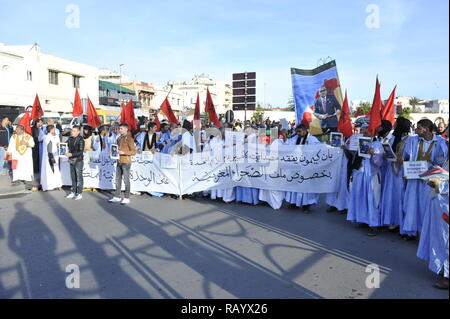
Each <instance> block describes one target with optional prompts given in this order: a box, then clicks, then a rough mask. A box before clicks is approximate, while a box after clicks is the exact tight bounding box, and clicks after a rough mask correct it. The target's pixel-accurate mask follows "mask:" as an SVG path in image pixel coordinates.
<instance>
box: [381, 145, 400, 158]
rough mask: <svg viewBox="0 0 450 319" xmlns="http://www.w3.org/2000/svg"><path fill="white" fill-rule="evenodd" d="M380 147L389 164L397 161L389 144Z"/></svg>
mask: <svg viewBox="0 0 450 319" xmlns="http://www.w3.org/2000/svg"><path fill="white" fill-rule="evenodd" d="M382 145H383V149H384V154H385V155H386V158H387V160H388V161H389V162H395V161H397V155H395V153H394V151H393V150H392V147H391V144H389V143H383V144H382Z"/></svg>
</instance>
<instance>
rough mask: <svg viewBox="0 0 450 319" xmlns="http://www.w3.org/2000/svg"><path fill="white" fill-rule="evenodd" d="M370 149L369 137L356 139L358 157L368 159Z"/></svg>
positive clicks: (370, 139) (370, 141) (370, 140)
mask: <svg viewBox="0 0 450 319" xmlns="http://www.w3.org/2000/svg"><path fill="white" fill-rule="evenodd" d="M371 147H372V138H371V137H358V155H359V156H361V157H364V158H370V157H371V155H370V148H371Z"/></svg>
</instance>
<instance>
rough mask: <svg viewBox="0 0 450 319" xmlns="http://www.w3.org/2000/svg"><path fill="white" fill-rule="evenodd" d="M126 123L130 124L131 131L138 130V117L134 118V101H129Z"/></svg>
mask: <svg viewBox="0 0 450 319" xmlns="http://www.w3.org/2000/svg"><path fill="white" fill-rule="evenodd" d="M125 114H126V115H125V123H127V124H128V126H129V127H130V130H136V129H137V123H136V117H135V116H134V107H133V100H132V99H130V101H128V104H127V106H125Z"/></svg>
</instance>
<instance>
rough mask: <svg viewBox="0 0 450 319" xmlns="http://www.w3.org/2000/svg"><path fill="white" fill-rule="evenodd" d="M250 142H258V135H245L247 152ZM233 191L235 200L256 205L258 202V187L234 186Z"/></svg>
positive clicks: (254, 143)
mask: <svg viewBox="0 0 450 319" xmlns="http://www.w3.org/2000/svg"><path fill="white" fill-rule="evenodd" d="M251 144H253V145H256V144H258V137H257V136H256V135H254V134H250V135H249V136H247V143H246V144H245V147H246V148H247V152H248V147H249V145H251ZM257 146H258V147H265V146H264V145H257ZM235 191H236V202H243V203H246V204H250V205H257V204H258V203H259V192H260V190H259V189H258V188H254V187H242V186H237V187H236V188H235Z"/></svg>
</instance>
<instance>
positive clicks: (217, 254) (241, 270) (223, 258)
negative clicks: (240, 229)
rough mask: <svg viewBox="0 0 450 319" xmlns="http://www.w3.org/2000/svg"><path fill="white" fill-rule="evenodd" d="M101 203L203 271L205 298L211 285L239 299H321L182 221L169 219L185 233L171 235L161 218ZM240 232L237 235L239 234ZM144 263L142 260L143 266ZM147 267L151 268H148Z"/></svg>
mask: <svg viewBox="0 0 450 319" xmlns="http://www.w3.org/2000/svg"><path fill="white" fill-rule="evenodd" d="M98 204H99V205H100V206H101V207H103V208H104V210H105V211H106V212H109V214H111V215H112V216H114V217H115V218H116V219H117V220H118V221H119V222H121V223H122V224H123V225H124V226H125V227H127V228H128V229H130V230H132V231H134V232H137V233H139V234H142V235H144V236H145V237H147V238H148V239H149V240H151V241H152V242H153V243H154V244H155V245H156V246H158V247H160V248H161V249H163V250H164V251H166V252H167V253H169V254H170V255H171V256H173V257H174V258H175V261H176V262H182V263H183V264H184V265H185V266H186V267H188V268H189V269H192V270H194V271H195V272H197V273H199V274H202V276H203V278H204V282H203V290H204V291H203V293H204V298H214V296H213V295H212V293H211V286H212V285H215V286H218V287H220V288H222V289H223V290H225V291H227V292H228V293H230V294H231V295H232V296H234V297H236V298H274V297H275V298H321V296H319V295H317V294H315V293H313V292H311V291H309V290H307V289H305V288H303V287H301V286H299V285H297V284H296V283H294V282H292V281H287V280H286V279H285V278H283V276H280V275H278V274H276V273H274V272H273V271H271V270H269V269H267V268H264V267H263V266H261V265H259V264H258V263H256V262H254V261H252V260H250V259H249V258H246V257H245V256H243V255H242V254H240V253H237V252H235V251H233V250H231V249H229V248H228V247H225V246H223V245H221V244H220V243H218V242H216V241H214V240H212V239H210V238H208V237H206V236H203V235H200V234H199V233H197V232H196V231H195V230H193V229H190V228H189V227H187V226H185V225H183V224H181V223H178V222H176V221H170V222H169V224H171V225H172V226H175V227H177V228H178V229H179V230H181V231H182V234H180V235H176V236H172V235H170V234H169V233H167V232H166V231H165V230H164V229H163V227H161V222H160V221H158V220H157V219H155V218H153V217H151V216H149V215H148V214H145V213H143V212H141V211H138V210H136V209H134V208H132V207H131V206H127V207H126V209H120V210H116V209H112V208H113V206H112V205H114V204H111V203H108V202H106V201H105V200H104V199H99V200H98ZM240 235H241V234H238V236H239V237H240ZM126 253H127V254H129V255H132V256H133V258H134V259H136V260H139V257H138V256H137V255H136V254H135V253H133V252H132V251H130V250H127V251H126ZM144 264H145V263H143V262H141V265H144ZM144 267H145V265H144ZM146 269H147V270H149V269H148V267H146ZM179 275H180V276H183V274H179ZM184 275H185V276H186V275H188V273H187V274H184ZM180 280H183V277H180ZM288 287H289V288H291V289H288Z"/></svg>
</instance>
